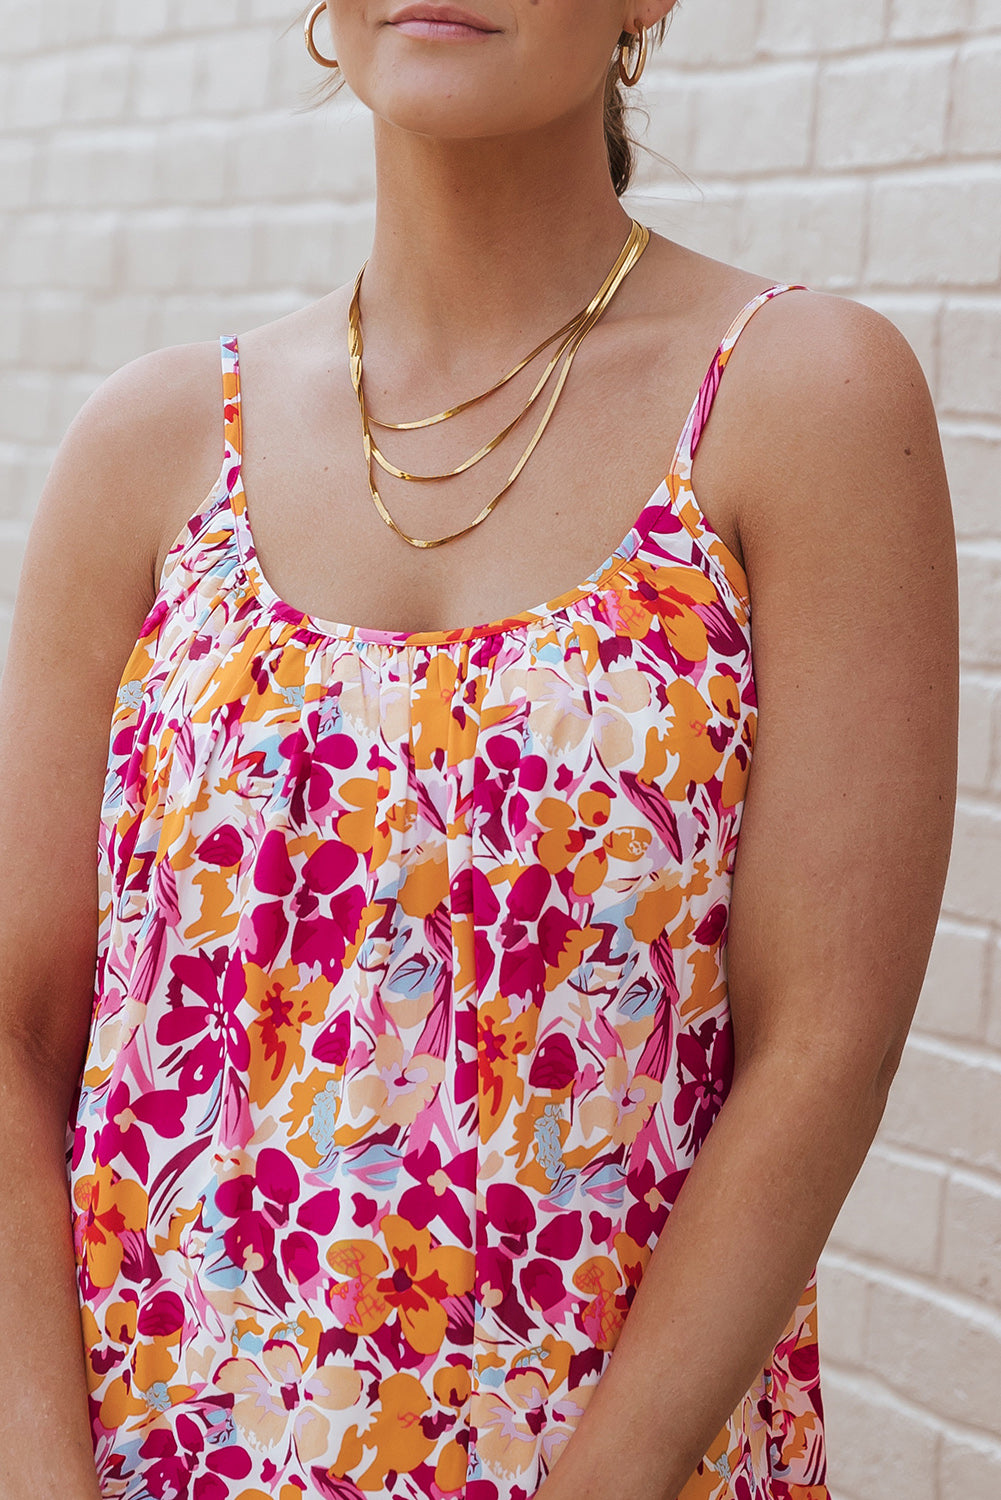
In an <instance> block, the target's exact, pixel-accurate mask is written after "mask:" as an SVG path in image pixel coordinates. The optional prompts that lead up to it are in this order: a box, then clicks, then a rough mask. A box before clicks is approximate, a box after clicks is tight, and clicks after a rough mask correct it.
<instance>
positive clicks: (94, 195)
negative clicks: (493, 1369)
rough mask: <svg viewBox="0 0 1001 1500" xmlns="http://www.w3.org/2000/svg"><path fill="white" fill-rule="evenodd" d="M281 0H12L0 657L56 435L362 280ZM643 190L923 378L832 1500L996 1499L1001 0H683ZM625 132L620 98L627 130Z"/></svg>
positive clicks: (349, 198) (651, 202)
mask: <svg viewBox="0 0 1001 1500" xmlns="http://www.w3.org/2000/svg"><path fill="white" fill-rule="evenodd" d="M295 10H296V7H295V6H294V4H293V3H292V0H88V4H86V5H82V4H80V3H79V0H47V3H46V4H45V5H39V4H38V3H37V0H0V651H2V639H3V635H4V633H5V629H6V622H7V620H8V619H9V613H10V607H11V602H12V599H13V594H14V589H15V587H16V579H17V572H18V568H19V564H20V557H21V549H22V546H23V540H24V536H25V532H26V528H27V525H28V522H29V519H30V516H31V513H32V509H33V506H34V503H35V499H36V497H37V494H38V491H39V488H40V485H41V483H42V479H43V477H44V474H45V471H46V468H47V466H48V463H49V462H50V459H51V455H52V451H53V448H54V445H55V444H56V442H57V441H58V439H59V437H60V435H61V433H62V432H63V431H64V429H65V427H66V425H67V424H68V422H69V421H70V419H71V417H72V416H73V414H74V412H75V411H76V410H77V409H78V407H79V405H80V404H81V402H82V401H83V400H84V398H85V397H86V395H87V393H88V392H89V391H90V390H91V389H92V388H93V387H94V385H96V384H97V382H98V381H99V380H100V379H101V378H102V377H103V375H104V374H106V373H107V372H108V371H110V370H111V369H113V368H115V367H116V366H118V365H120V364H122V363H124V362H125V361H126V360H128V359H131V358H132V357H134V356H135V355H136V354H138V353H140V352H142V351H143V350H145V349H150V348H154V347H157V346H159V345H162V344H166V343H175V342H179V341H182V340H186V339H190V338H209V337H214V336H215V335H216V334H218V333H219V332H221V331H223V330H226V329H229V328H231V327H235V326H239V325H245V324H247V323H248V322H251V321H259V320H261V319H263V318H266V317H268V316H275V315H278V314H280V313H282V312H284V311H286V310H288V309H290V308H292V307H295V306H298V305H300V304H301V303H302V302H304V301H306V300H307V299H309V298H312V297H315V296H318V295H321V294H322V293H324V292H325V291H327V290H329V288H330V286H331V285H333V284H336V283H337V282H339V281H343V280H345V279H346V278H347V277H348V276H349V275H351V274H353V272H354V271H355V269H356V268H357V265H358V264H359V262H360V260H361V259H362V258H363V257H364V255H365V253H366V250H367V245H368V241H369V236H370V234H371V224H372V193H373V182H372V155H371V147H370V137H369V127H368V122H367V119H366V116H365V112H364V111H363V110H362V109H361V108H360V107H359V106H357V105H354V104H352V103H351V102H350V101H349V100H347V99H346V98H344V97H343V96H342V98H340V99H339V100H338V101H336V102H335V103H334V104H333V105H331V106H328V107H327V109H326V110H325V111H322V112H319V113H303V112H298V111H297V106H298V105H300V104H301V103H303V102H304V101H305V95H304V90H305V89H306V87H307V86H308V85H309V84H311V83H312V82H313V81H314V73H313V70H312V68H311V66H310V65H309V63H308V61H307V60H306V58H305V55H304V53H303V50H302V47H301V43H300V41H299V38H298V35H297V33H296V32H294V31H293V32H292V33H290V34H288V35H283V31H284V28H285V26H286V25H287V24H288V22H289V21H290V20H291V19H292V18H293V16H294V14H295ZM642 94H643V100H642V102H643V103H644V105H645V106H646V108H647V109H648V111H649V114H650V125H649V130H648V132H647V136H646V139H647V141H648V142H649V144H650V145H651V147H653V148H654V149H655V150H656V151H657V152H659V153H661V155H662V156H663V157H665V158H667V161H666V162H665V161H662V160H658V159H656V158H655V157H652V156H646V157H644V158H643V159H642V165H641V170H640V173H639V176H638V179H637V184H636V188H635V191H634V193H633V195H632V199H631V203H632V206H633V209H634V211H635V212H636V213H637V214H638V215H639V216H640V217H643V218H645V219H646V221H647V222H648V223H650V224H651V225H653V226H655V227H656V228H658V229H660V230H662V231H663V232H664V233H667V234H671V235H673V236H675V237H677V238H681V239H683V240H685V241H686V242H687V243H690V244H692V245H694V246H695V247H696V248H698V249H703V250H705V251H706V252H708V253H709V254H712V255H715V256H719V257H721V258H723V259H727V260H732V261H736V262H738V263H740V264H742V265H745V266H747V267H748V268H749V269H753V270H755V271H758V272H760V273H762V274H764V275H768V276H774V277H775V278H776V279H790V280H791V279H795V280H797V281H806V282H807V283H809V284H810V285H812V286H814V287H817V288H822V289H824V290H829V291H837V292H842V293H845V294H847V295H849V296H852V297H855V298H858V299H859V300H861V301H865V302H868V303H870V304H871V305H872V306H874V307H877V308H878V309H879V310H880V311H881V312H883V313H885V314H886V315H887V316H888V317H890V318H892V319H893V320H894V321H895V322H896V323H897V324H898V326H899V327H900V328H901V329H902V330H903V332H904V333H905V335H906V336H907V338H908V339H909V340H910V341H911V343H912V344H913V345H914V348H915V349H916V350H917V353H918V355H919V357H920V359H921V360H922V363H923V365H924V367H925V370H926V372H927V375H928V379H929V383H930V385H931V387H932V391H933V393H934V395H935V398H936V402H937V406H938V410H939V414H940V419H941V424H942V433H943V439H944V445H945V450H946V460H947V464H948V467H949V473H950V478H951V481H952V486H953V496H954V501H955V508H956V520H957V529H958V534H959V545H960V554H961V568H962V584H963V600H962V604H963V659H964V679H963V713H962V736H961V761H960V783H961V787H960V808H959V815H958V819H957V830H956V842H955V852H954V857H953V862H952V868H951V870H950V876H949V882H948V887H947V892H946V900H945V911H944V914H943V917H942V921H941V923H940V927H939V933H938V937H937V939H936V943H935V948H934V951H933V955H932V961H931V964H930V967H929V972H928V978H927V981H926V984H925V988H924V993H923V995H922V999H921V1004H920V1007H919V1012H918V1018H917V1022H916V1026H915V1030H914V1033H913V1037H912V1040H911V1042H910V1044H909V1045H908V1048H907V1051H906V1053H905V1057H904V1061H903V1064H902V1066H901V1071H900V1074H899V1076H898V1078H897V1081H896V1083H895V1085H894V1089H893V1093H892V1096H891V1101H890V1105H889V1107H888V1110H887V1114H886V1118H885V1120H884V1123H883V1127H882V1129H881V1131H880V1135H879V1138H878V1140H877V1143H876V1145H875V1146H874V1148H873V1151H872V1153H871V1156H870V1159H869V1161H868V1163H867V1164H866V1166H865V1168H864V1169H863V1171H862V1174H861V1176H860V1178H859V1181H858V1183H857V1184H856V1187H855V1189H854V1190H853V1192H852V1194H851V1196H850V1198H849V1200H848V1202H847V1204H846V1205H845V1209H844V1211H843V1213H842V1215H841V1218H840V1220H839V1223H838V1225H837V1227H836V1230H835V1233H834V1236H833V1238H832V1243H831V1246H830V1249H829V1251H828V1253H827V1255H826V1256H825V1258H824V1262H823V1265H822V1270H821V1281H822V1299H823V1300H822V1308H821V1336H822V1347H823V1351H824V1361H825V1381H826V1392H827V1405H828V1420H829V1430H830V1446H831V1458H832V1480H833V1492H834V1496H835V1500H998V1497H999V1496H1001V102H999V101H1001V0H839V3H838V4H836V5H827V6H821V5H817V4H815V3H812V0H685V4H684V9H683V10H682V11H681V12H680V13H679V15H678V17H677V19H676V22H675V24H674V26H673V28H672V30H671V32H670V35H669V37H668V42H667V46H666V48H665V50H664V53H663V54H662V56H661V57H660V58H659V60H658V61H657V63H656V65H655V66H652V67H651V69H650V71H649V73H648V77H647V79H646V80H644V86H643V89H642ZM637 123H638V124H640V123H641V120H639V119H638V122H637Z"/></svg>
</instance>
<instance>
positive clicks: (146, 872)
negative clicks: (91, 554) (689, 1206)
mask: <svg viewBox="0 0 1001 1500" xmlns="http://www.w3.org/2000/svg"><path fill="white" fill-rule="evenodd" d="M785 290H788V288H786V287H784V286H775V287H772V288H770V289H769V290H767V291H764V292H762V293H761V294H760V295H759V296H757V297H755V298H754V299H753V300H752V301H751V302H750V303H749V304H748V305H747V306H746V307H745V308H744V309H743V310H742V311H741V313H740V314H739V315H738V317H737V318H736V320H735V321H734V323H733V325H732V326H731V328H730V329H729V331H728V332H727V334H726V337H725V338H724V340H723V343H722V345H721V346H720V349H719V351H718V352H717V355H716V357H715V358H714V360H713V362H712V365H711V368H710V370H709V373H708V375H707V377H706V380H705V382H704V383H703V386H702V388H701V390H700V391H699V393H698V396H697V398H696V400H695V403H694V405H693V406H692V409H691V412H690V413H689V416H688V419H687V421H686V423H685V427H684V431H683V433H682V436H681V439H680V442H679V443H678V446H677V450H676V452H675V454H674V458H673V460H672V462H671V465H670V469H669V471H668V473H667V475H666V477H665V478H664V479H663V481H662V482H661V483H660V485H659V486H658V488H657V490H656V491H655V493H654V494H653V495H652V496H651V497H650V499H649V500H648V501H647V503H646V504H645V505H644V507H643V509H642V510H641V512H640V514H639V516H638V519H637V520H636V523H635V525H634V526H633V527H632V528H631V530H630V531H629V533H628V535H627V536H626V537H625V539H624V540H623V541H622V543H621V544H620V545H619V546H618V547H617V548H616V550H615V552H614V553H613V554H612V555H611V556H610V557H609V558H607V559H606V561H605V562H603V563H602V564H601V565H600V567H598V568H596V569H595V571H594V572H593V573H591V574H590V576H589V577H588V578H586V579H585V580H584V581H583V582H582V583H581V584H580V585H579V586H578V587H576V588H573V589H570V590H568V591H567V592H565V593H563V594H561V595H560V596H559V597H558V598H556V599H553V600H550V601H548V602H547V603H545V604H544V605H541V606H539V607H538V608H533V609H526V610H523V611H522V612H520V613H518V614H515V615H511V616H509V617H507V618H504V619H501V620H497V621H493V622H490V623H486V624H479V625H475V626H470V627H467V628H462V629H454V630H432V631H415V632H401V631H385V630H376V629H370V628H359V627H356V626H351V625H345V624H339V623H337V622H333V621H326V620H321V619H318V618H316V617H311V616H309V615H307V614H304V613H303V612H302V610H299V609H295V608H292V607H291V606H290V605H289V604H287V603H286V602H285V601H283V600H282V599H280V598H279V597H278V596H277V595H276V593H275V592H274V590H273V589H272V588H271V586H270V585H269V583H268V581H267V579H266V578H265V576H264V574H263V572H262V571H261V567H260V564H259V562H258V559H257V556H256V553H255V549H254V539H253V534H252V530H251V522H250V517H249V515H248V507H247V496H246V494H245V492H244V488H243V483H242V478H241V464H240V454H241V449H242V436H241V425H240V378H239V363H238V348H237V342H236V340H235V339H227V340H224V341H223V344H222V354H223V390H224V403H225V438H226V449H225V460H224V463H223V467H222V472H221V473H220V476H219V479H218V482H217V484H216V485H215V487H214V489H213V490H212V492H211V494H210V495H209V496H208V498H207V500H206V502H205V503H204V505H203V506H202V508H201V509H200V511H199V513H198V514H197V515H195V516H194V517H193V518H192V519H191V521H190V522H189V523H188V525H187V526H186V527H185V528H184V530H183V532H182V534H181V535H180V536H179V537H178V539H177V540H176V542H175V543H174V545H173V547H172V548H171V549H170V552H169V554H168V556H167V559H166V562H165V565H164V568H163V572H162V578H161V583H160V589H159V593H158V596H157V598H156V601H155V603H154V606H153V608H152V610H151V612H150V614H149V616H148V617H147V619H146V620H145V622H144V624H143V626H142V630H141V635H140V637H139V639H138V641H137V643H136V645H135V649H134V651H133V652H132V655H131V657H130V659H129V662H128V664H127V666H126V668H125V671H124V673H123V675H122V679H121V684H120V687H119V690H118V693H117V699H116V703H115V707H114V713H113V722H112V726H111V735H110V746H109V758H108V767H107V781H106V785H105V789H104V797H103V806H102V812H101V821H100V837H99V878H100V928H99V944H98V965H97V974H96V986H95V997H94V1010H93V1022H92V1027H91V1032H90V1038H89V1045H88V1050H87V1054H86V1060H85V1064H84V1068H83V1074H82V1079H81V1084H80V1090H79V1100H78V1106H77V1108H76V1110H75V1115H74V1120H73V1122H71V1124H72V1126H73V1127H74V1128H73V1132H72V1136H71V1142H72V1157H71V1167H70V1174H71V1184H70V1185H71V1194H72V1204H73V1214H74V1226H75V1244H76V1254H77V1265H78V1285H79V1296H80V1303H81V1314H82V1324H83V1338H84V1346H85V1354H86V1363H87V1370H88V1379H89V1390H90V1410H91V1417H92V1424H93V1437H94V1448H95V1454H96V1460H97V1467H98V1473H99V1476H100V1481H101V1485H102V1489H103V1493H104V1494H105V1495H106V1496H116V1497H118V1496H121V1497H126V1500H147V1497H149V1496H171V1497H176V1500H272V1497H275V1500H301V1497H303V1496H308V1497H312V1496H321V1497H326V1500H363V1497H366V1496H376V1497H383V1496H394V1497H397V1496H398V1497H407V1500H450V1497H463V1500H528V1497H530V1496H531V1495H533V1494H534V1493H535V1490H536V1489H537V1487H538V1486H539V1484H540V1483H541V1482H542V1480H543V1479H544V1478H545V1475H546V1474H547V1472H548V1471H549V1470H550V1469H551V1468H552V1467H553V1466H554V1465H555V1464H556V1463H557V1462H558V1460H559V1457H560V1454H561V1452H562V1451H563V1449H564V1447H565V1445H566V1443H567V1442H568V1440H569V1439H570V1437H571V1435H572V1433H573V1430H574V1427H575V1424H576V1423H577V1421H578V1420H579V1418H580V1416H581V1414H582V1413H583V1411H584V1409H585V1407H586V1404H587V1401H588V1398H589V1396H590V1395H591V1393H592V1392H593V1390H594V1387H595V1385H596V1383H597V1381H598V1380H599V1379H600V1377H601V1374H602V1372H603V1370H604V1369H605V1367H606V1365H607V1363H608V1361H609V1359H610V1358H611V1357H612V1354H613V1351H614V1348H615V1344H616V1339H617V1337H618V1335H619V1332H620V1330H621V1328H622V1326H623V1323H624V1320H625V1319H626V1317H627V1316H628V1311H629V1307H630V1304H631V1301H632V1298H633V1295H634V1293H635V1290H636V1287H637V1285H638V1284H639V1282H640V1279H641V1277H642V1275H643V1271H644V1267H645V1265H646V1263H647V1261H648V1259H649V1256H650V1254H651V1251H652V1249H653V1247H654V1246H655V1244H656V1241H657V1239H658V1236H659V1235H660V1234H661V1233H662V1231H663V1230H664V1228H665V1225H666V1224H667V1223H668V1219H669V1215H670V1212H671V1207H672V1205H673V1203H674V1202H675V1200H676V1198H677V1195H678V1192H679V1190H680V1188H681V1186H682V1184H683V1183H684V1181H685V1178H686V1175H687V1173H688V1171H689V1169H690V1168H691V1166H692V1163H693V1162H694V1160H695V1158H696V1156H697V1153H698V1152H699V1150H700V1148H701V1146H702V1144H703V1142H704V1141H705V1139H706V1135H707V1133H708V1131H709V1130H710V1128H711V1126H712V1123H713V1121H714V1119H715V1118H716V1116H717V1114H718V1112H719V1110H720V1108H721V1107H722V1105H723V1103H724V1100H725V1098H726V1095H727V1091H728V1088H729V1085H730V1081H731V1073H732V1058H733V1041H732V1027H731V1019H730V1012H729V1008H728V1001H727V984H726V967H725V951H726V934H727V917H728V908H729V896H730V886H731V875H732V870H733V863H734V853H735V849H736V846H737V838H738V833H739V828H740V820H741V808H742V804H743V798H744V793H745V788H746V785H747V780H748V773H749V769H750V765H751V756H752V751H753V746H754V732H755V696H754V680H753V673H752V662H751V642H750V626H749V600H748V594H747V583H746V579H745V577H744V574H743V572H742V570H741V568H740V565H739V563H738V562H737V560H736V558H734V557H733V555H732V554H731V553H730V552H729V551H728V550H727V548H726V546H725V545H724V544H723V542H722V541H721V539H720V538H719V537H718V536H717V535H716V533H714V531H713V529H712V527H711V526H710V525H709V523H708V521H707V520H706V518H705V517H704V516H703V515H702V513H701V511H700V509H699V506H698V503H697V501H696V498H695V494H694V492H693V489H692V483H691V471H692V460H693V457H694V454H695V451H696V448H697V446H698V443H699V439H700V437H701V435H702V432H703V430H704V427H705V424H706V422H707V420H708V418H709V414H710V411H711V408H712V403H713V398H714V395H715V392H716V389H717V387H718V385H719V381H720V377H721V375H722V373H723V370H724V367H725V365H726V362H727V359H728V357H729V354H730V351H731V350H732V348H733V346H734V344H735V343H736V340H737V338H738V337H739V335H740V332H741V330H742V329H743V328H744V327H745V325H746V324H747V321H748V319H749V318H750V317H751V316H752V314H753V313H754V312H755V311H756V310H757V309H759V308H760V307H761V306H762V305H763V304H764V303H766V302H767V301H768V299H769V298H771V297H773V296H776V295H777V294H779V293H781V292H783V291H785ZM581 503H584V501H583V500H582V502H581ZM814 1290H815V1282H814V1280H813V1279H812V1278H811V1281H810V1284H809V1285H808V1286H807V1287H806V1288H805V1290H804V1293H803V1297H802V1300H801V1303H800V1306H799V1308H798V1309H797V1311H796V1313H795V1315H794V1317H793V1319H792V1320H791V1322H790V1324H789V1327H788V1329H787V1330H786V1333H785V1335H784V1336H783V1338H782V1339H781V1340H780V1342H779V1344H778V1345H777V1347H776V1348H775V1350H774V1352H773V1353H772V1354H771V1356H770V1358H769V1360H768V1362H767V1364H766V1366H765V1368H764V1369H763V1370H762V1371H761V1374H760V1376H759V1378H758V1379H757V1380H756V1381H755V1383H754V1385H753V1387H752V1388H751V1389H750V1390H749V1391H748V1393H747V1395H746V1397H745V1398H744V1400H743V1401H742V1402H741V1404H740V1406H739V1408H738V1409H737V1410H736V1411H735V1412H734V1413H733V1415H732V1417H731V1418H730V1420H729V1421H728V1422H727V1424H726V1426H725V1427H724V1428H723V1430H722V1431H721V1432H720V1435H719V1437H718V1439H717V1441H716V1442H715V1443H714V1444H713V1445H712V1447H711V1449H710V1450H709V1452H708V1453H707V1454H706V1456H705V1458H704V1459H703V1461H702V1463H701V1464H700V1465H699V1469H698V1471H697V1473H696V1474H694V1475H693V1476H692V1479H691V1481H690V1483H689V1484H688V1485H687V1487H686V1488H685V1490H684V1500H826V1496H827V1489H826V1485H825V1462H824V1444H823V1428H822V1416H821V1402H820V1393H819V1381H818V1361H817V1344H816V1325H815V1300H814ZM722 1354H723V1351H721V1355H722Z"/></svg>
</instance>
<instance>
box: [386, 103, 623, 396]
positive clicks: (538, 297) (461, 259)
mask: <svg viewBox="0 0 1001 1500" xmlns="http://www.w3.org/2000/svg"><path fill="white" fill-rule="evenodd" d="M375 145H376V169H377V181H378V195H377V212H376V227H375V236H374V240H373V248H372V253H371V255H370V257H369V262H368V265H367V267H366V270H365V276H364V281H363V286H362V302H361V310H362V317H363V320H364V325H365V338H366V354H368V351H369V346H370V344H371V345H372V347H373V350H374V352H375V354H376V355H378V352H379V350H380V349H381V348H383V347H384V344H385V343H388V341H389V340H390V339H392V342H393V345H394V357H393V364H394V367H395V368H396V369H397V370H399V369H400V367H401V365H403V366H407V365H411V363H412V362H413V361H417V360H419V362H420V365H421V367H422V368H423V370H424V371H425V372H427V371H428V370H433V371H434V372H435V373H436V374H441V375H442V376H444V377H448V378H451V379H457V380H459V381H460V383H463V382H464V379H466V378H472V380H473V383H474V384H475V379H476V374H477V372H478V371H479V372H483V371H489V370H490V369H492V368H494V366H495V365H496V364H497V361H498V359H499V360H500V361H501V362H503V361H504V360H505V359H507V358H508V357H509V356H510V355H511V354H514V353H517V351H518V350H519V349H523V350H524V351H525V352H527V349H528V348H530V347H531V346H532V345H533V343H537V342H538V341H539V340H540V339H541V338H543V337H545V335H546V334H547V333H548V332H551V331H555V329H556V328H558V327H559V326H560V325H561V324H562V323H564V322H566V321H567V320H568V319H569V318H570V317H572V316H573V314H574V313H576V312H577V311H579V310H580V308H582V307H583V306H584V305H585V304H586V303H587V302H589V301H590V299H591V297H592V296H593V295H594V293H595V291H596V290H597V288H598V287H599V286H600V284H601V282H602V280H603V279H604V277H605V276H606V275H607V273H608V271H609V270H610V268H611V266H612V265H613V264H614V262H615V259H616V257H617V256H618V254H619V252H620V250H621V249H622V246H623V245H624V243H625V240H626V236H627V235H628V232H629V215H628V214H627V213H626V211H625V210H624V209H623V207H622V205H621V204H620V203H619V200H618V199H617V197H616V195H615V190H614V188H613V186H612V182H611V178H610V175H609V171H608V166H607V162H606V160H605V155H604V141H603V139H602V138H601V137H600V135H599V137H598V139H597V141H596V142H587V143H585V142H582V140H581V123H580V121H573V120H568V121H567V122H566V123H565V125H564V127H563V129H562V130H561V129H554V128H553V127H552V126H551V125H550V126H548V127H547V129H546V132H545V141H544V143H542V142H540V140H539V139H537V138H536V137H534V136H532V135H525V136H519V137H515V138H511V137H507V138H500V137H487V138H482V139H479V140H457V141H442V140H434V139H430V138H425V137H419V136H415V135H413V134H411V133H409V132H403V131H399V130H396V129H394V128H393V127H392V126H389V125H387V124H386V123H385V122H384V121H376V134H375Z"/></svg>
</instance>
